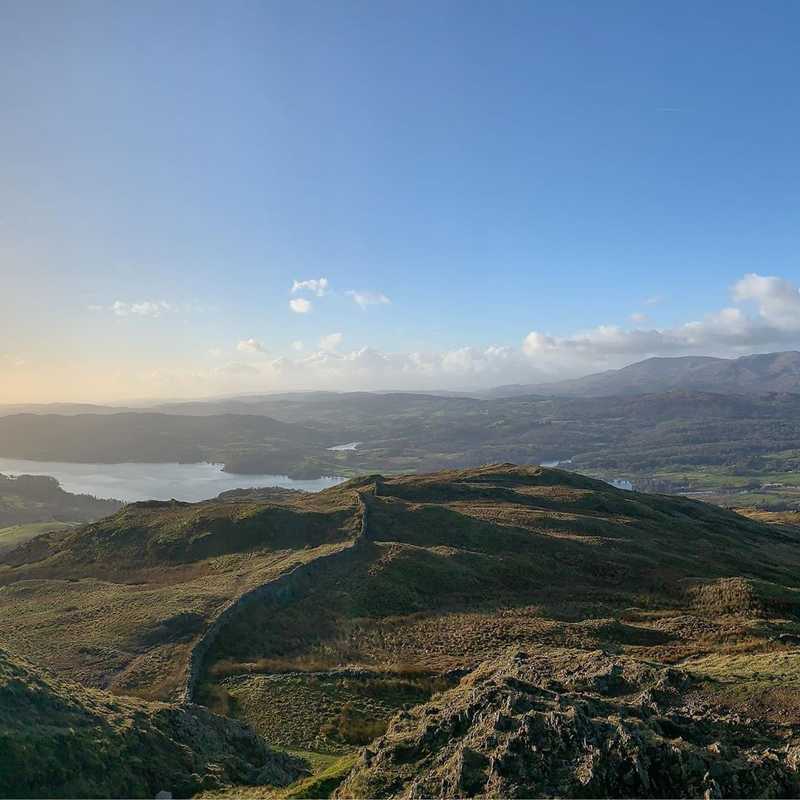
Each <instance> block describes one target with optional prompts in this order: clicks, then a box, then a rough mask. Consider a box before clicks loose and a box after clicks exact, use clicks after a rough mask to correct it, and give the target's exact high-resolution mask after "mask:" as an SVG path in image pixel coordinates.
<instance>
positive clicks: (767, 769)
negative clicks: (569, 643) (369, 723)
mask: <svg viewBox="0 0 800 800" xmlns="http://www.w3.org/2000/svg"><path fill="white" fill-rule="evenodd" d="M690 683H691V679H690V678H689V676H688V675H687V674H686V673H683V672H681V671H679V670H674V669H667V668H663V667H659V666H656V665H649V664H644V663H642V662H637V661H634V660H632V659H626V658H613V657H610V656H608V655H606V654H604V653H602V652H600V651H597V652H594V653H580V652H577V651H559V653H557V654H556V655H555V656H554V657H553V658H552V659H551V658H543V657H540V656H537V657H532V656H528V655H527V654H526V653H524V652H516V653H510V654H508V655H506V656H505V657H503V658H501V659H500V660H498V661H494V662H491V663H486V664H484V665H482V666H481V667H479V668H478V669H477V670H475V671H474V672H473V673H471V674H469V675H467V676H466V677H465V678H464V679H463V680H462V681H461V683H460V684H459V686H458V687H456V688H454V689H452V690H450V691H448V692H446V693H444V694H442V695H439V696H438V697H436V698H434V699H433V700H432V701H431V702H430V703H427V704H425V705H423V706H418V707H417V708H415V709H414V710H413V711H411V712H401V713H400V714H399V715H398V716H396V717H395V718H394V720H393V721H392V723H391V725H390V726H389V729H388V731H387V733H386V735H385V736H384V737H382V738H381V739H378V740H376V741H375V742H374V743H373V744H372V745H371V746H370V747H368V748H366V749H365V750H364V751H363V753H362V757H361V761H360V762H359V763H358V764H357V765H356V767H355V768H354V769H353V771H352V773H351V774H350V776H349V777H348V779H347V780H346V781H345V782H344V783H343V784H342V785H341V786H340V787H339V789H338V791H337V795H336V796H337V797H342V798H344V797H409V798H411V797H415V798H416V797H466V796H470V797H474V796H478V797H484V796H488V797H706V798H712V797H756V796H757V797H787V796H797V793H798V791H799V790H800V781H798V775H797V773H796V764H797V761H798V760H799V759H800V746H797V745H795V744H794V743H792V742H791V741H789V740H788V738H781V736H780V735H779V731H777V730H775V729H769V728H767V727H765V726H757V725H753V724H751V723H750V721H749V720H747V721H744V720H741V719H739V718H737V717H722V716H719V715H714V714H712V713H710V712H708V711H706V710H705V709H702V708H698V709H691V708H688V707H686V706H683V707H679V706H678V705H677V704H676V703H677V701H678V699H679V697H680V694H681V692H682V691H683V690H684V689H686V688H687V687H688V685H689V684H690Z"/></svg>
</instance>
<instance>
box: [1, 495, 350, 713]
mask: <svg viewBox="0 0 800 800" xmlns="http://www.w3.org/2000/svg"><path fill="white" fill-rule="evenodd" d="M359 520H360V518H359V510H358V505H357V500H356V497H355V493H354V492H353V491H352V490H349V491H348V490H342V491H333V492H330V493H327V494H326V495H325V497H315V496H313V495H309V496H300V498H299V499H298V500H297V501H296V502H294V503H293V504H292V503H287V504H285V505H284V504H280V503H249V502H244V503H240V502H229V503H225V502H208V503H198V504H194V505H190V504H183V503H142V504H132V505H130V506H127V507H126V508H125V509H124V510H123V511H121V512H119V513H118V514H115V515H114V516H112V517H109V518H107V519H105V520H102V521H100V522H98V523H95V524H92V525H88V526H84V527H82V528H79V529H75V530H69V531H61V532H58V533H53V534H48V535H45V536H43V537H39V538H37V539H34V540H32V541H30V542H28V543H26V544H24V545H23V546H21V547H19V548H17V549H16V550H13V551H11V552H9V553H6V554H5V555H4V556H2V557H0V637H6V638H7V639H8V640H9V641H11V642H13V644H14V646H15V649H16V650H17V651H18V652H20V653H21V654H23V655H25V656H26V657H28V658H30V659H31V660H32V661H34V662H35V663H37V664H42V665H46V666H50V667H52V668H54V669H58V670H59V672H60V674H64V675H67V676H69V677H72V678H74V679H77V680H80V681H82V682H85V683H87V684H89V685H95V686H101V687H108V688H111V689H113V690H114V691H118V692H124V693H135V694H139V695H142V696H145V697H152V698H162V699H167V698H172V697H176V696H177V693H179V692H180V691H181V689H182V687H183V685H184V683H185V679H186V669H187V664H188V657H189V653H190V651H191V648H192V647H193V645H194V644H195V642H196V641H197V640H198V639H199V638H200V637H201V636H202V635H203V634H204V632H205V631H206V630H207V629H208V626H209V625H210V624H211V623H212V621H213V620H214V619H215V618H216V616H217V615H218V614H219V613H220V612H221V611H222V610H223V609H224V608H225V606H226V605H227V604H229V603H230V602H231V601H232V600H235V598H237V597H238V596H240V595H241V594H242V593H244V592H247V591H248V590H250V589H252V588H253V587H256V586H259V585H261V584H264V583H266V582H269V581H270V580H271V579H273V578H275V577H277V576H279V575H281V574H282V573H284V572H287V571H290V570H292V569H294V568H296V567H297V565H299V564H302V563H305V562H308V561H312V560H314V559H315V558H317V557H319V556H321V555H324V554H327V553H330V552H334V551H336V550H338V549H341V548H343V547H347V546H348V545H349V544H350V542H351V541H352V539H353V537H354V535H355V532H356V531H357V529H358V525H359Z"/></svg>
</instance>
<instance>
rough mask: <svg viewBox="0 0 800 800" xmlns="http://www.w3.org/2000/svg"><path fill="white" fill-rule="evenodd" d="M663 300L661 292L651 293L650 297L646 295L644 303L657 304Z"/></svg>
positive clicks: (647, 304) (648, 304)
mask: <svg viewBox="0 0 800 800" xmlns="http://www.w3.org/2000/svg"><path fill="white" fill-rule="evenodd" d="M664 300H666V298H665V297H664V295H663V294H654V295H651V296H650V297H646V298H645V301H644V304H645V305H646V306H657V305H658V304H659V303H663V302H664Z"/></svg>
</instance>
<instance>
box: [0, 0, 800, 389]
mask: <svg viewBox="0 0 800 800" xmlns="http://www.w3.org/2000/svg"><path fill="white" fill-rule="evenodd" d="M799 35H800V4H798V3H796V2H794V0H789V1H787V2H783V0H768V1H767V2H748V3H742V2H736V1H735V0H732V1H727V0H726V2H703V0H699V1H698V2H691V3H689V2H672V1H670V2H648V3H642V2H640V0H634V1H632V2H616V1H615V0H607V1H604V2H602V3H592V2H585V1H584V2H570V0H557V1H556V2H549V1H547V0H528V1H527V2H503V1H502V0H500V1H498V0H493V2H482V1H481V0H470V2H463V0H462V1H461V2H446V1H445V0H437V2H433V3H431V2H425V3H422V2H412V0H402V2H401V1H400V0H398V1H397V2H384V1H382V0H370V1H369V2H367V1H366V0H363V1H362V2H348V1H347V0H334V1H332V0H323V1H321V2H306V1H305V0H292V2H268V0H259V2H242V1H241V0H229V1H228V2H225V3H219V2H204V1H203V0H196V1H193V2H187V1H184V0H174V1H173V0H170V1H169V2H168V1H167V0H162V1H161V2H151V1H150V0H138V1H137V2H127V3H124V2H115V3H108V2H104V1H103V2H99V1H95V0H92V1H90V2H86V1H84V0H69V1H68V0H53V1H52V2H39V3H31V2H28V0H21V1H18V0H0V108H2V124H1V125H0V153H1V154H2V157H1V158H0V402H52V401H68V400H82V401H95V402H108V401H122V400H127V399H134V398H137V399H140V398H151V397H152V398H178V397H202V396H212V395H220V394H235V393H239V392H258V391H279V390H285V389H342V390H344V389H468V388H476V387H482V386H491V385H499V384H505V383H527V382H537V381H540V380H552V379H558V378H562V377H571V376H574V375H580V374H586V373H590V372H595V371H598V370H602V369H606V368H611V367H618V366H622V365H624V364H627V363H631V362H634V361H637V360H640V359H642V358H646V357H649V356H652V355H684V354H699V353H702V354H710V355H721V356H736V355H742V354H746V353H752V352H767V351H770V350H786V349H793V348H796V347H800V294H799V293H798V284H799V283H800V270H799V269H798V253H799V252H800V248H799V247H798V245H800V224H799V223H800V158H798V145H797V143H798V141H800V93H798V91H797V75H798V74H800V48H798V47H797V40H798V36H799Z"/></svg>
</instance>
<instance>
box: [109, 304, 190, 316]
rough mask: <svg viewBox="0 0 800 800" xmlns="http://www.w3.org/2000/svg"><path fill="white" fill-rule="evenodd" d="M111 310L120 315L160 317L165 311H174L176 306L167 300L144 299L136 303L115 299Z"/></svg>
mask: <svg viewBox="0 0 800 800" xmlns="http://www.w3.org/2000/svg"><path fill="white" fill-rule="evenodd" d="M111 310H112V311H113V312H114V313H115V314H116V315H117V316H118V317H127V316H130V315H131V314H133V315H134V316H138V317H160V316H161V315H162V314H164V313H165V312H168V311H174V310H175V306H173V305H172V304H171V303H168V302H167V301H166V300H142V301H140V302H135V303H128V302H125V301H124V300H115V301H114V302H113V303H112V305H111Z"/></svg>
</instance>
